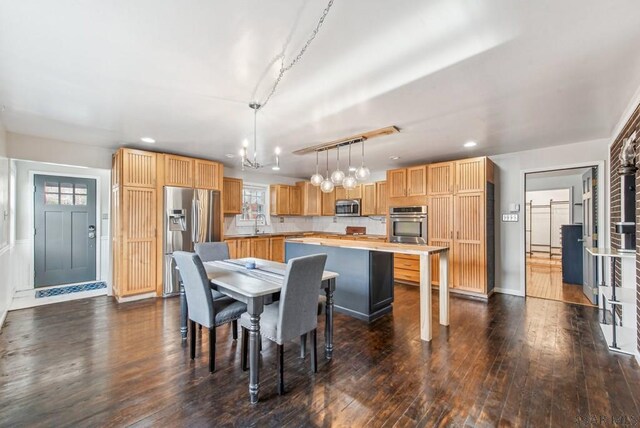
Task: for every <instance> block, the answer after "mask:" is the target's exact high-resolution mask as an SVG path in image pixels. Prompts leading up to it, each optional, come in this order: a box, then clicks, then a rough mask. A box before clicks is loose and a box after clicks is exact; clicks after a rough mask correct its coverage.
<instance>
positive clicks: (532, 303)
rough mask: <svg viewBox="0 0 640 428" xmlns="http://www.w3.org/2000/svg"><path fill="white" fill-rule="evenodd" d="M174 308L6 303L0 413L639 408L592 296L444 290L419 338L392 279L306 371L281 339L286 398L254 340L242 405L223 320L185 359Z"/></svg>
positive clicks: (204, 422) (520, 415)
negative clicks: (256, 353)
mask: <svg viewBox="0 0 640 428" xmlns="http://www.w3.org/2000/svg"><path fill="white" fill-rule="evenodd" d="M437 310H438V299H437V294H434V311H435V312H436V313H437ZM178 318H179V306H178V300H177V299H169V300H162V299H155V300H148V301H143V302H137V303H129V304H122V305H118V304H116V303H115V301H114V300H112V299H111V298H107V297H98V298H93V299H86V300H80V301H74V302H68V303H59V304H54V305H49V306H42V307H38V308H33V309H25V310H21V311H15V312H11V313H9V315H8V317H7V320H6V324H5V326H4V327H3V329H2V331H1V333H0V376H1V377H0V425H2V426H12V427H14V426H56V427H60V426H123V425H134V426H224V425H228V426H232V425H235V426H260V427H262V426H331V425H334V426H415V425H417V426H438V425H441V426H464V425H467V426H498V425H499V426H526V425H528V426H533V427H540V426H564V427H566V426H572V425H573V426H575V425H576V422H579V424H578V425H581V424H582V426H585V424H586V423H587V422H591V423H592V422H594V421H595V422H597V424H599V425H600V426H612V425H613V423H612V421H616V420H617V421H621V419H619V418H621V417H626V418H627V419H626V420H627V421H631V422H633V421H635V422H636V423H637V422H638V421H639V420H640V419H639V416H640V403H639V400H640V369H639V367H638V365H637V363H636V362H635V360H634V359H633V357H628V356H621V355H614V354H610V353H609V351H608V350H607V347H606V344H605V342H604V339H603V337H602V334H601V332H600V330H599V328H598V321H597V310H596V309H594V308H590V307H585V306H578V305H568V304H564V303H561V302H556V301H551V300H542V299H535V298H528V299H526V300H525V299H523V298H518V297H513V296H506V295H497V296H494V297H493V298H492V299H491V300H490V301H489V304H485V303H480V302H474V301H470V300H464V299H460V298H455V297H453V298H452V301H451V326H450V327H449V328H448V329H447V328H444V327H440V326H437V327H436V328H435V332H434V338H433V341H432V343H431V344H425V343H422V342H420V340H419V339H418V337H419V332H418V330H419V326H418V319H419V308H418V291H417V288H415V287H411V286H402V285H399V286H397V287H396V301H395V304H394V311H393V314H392V315H389V316H386V317H383V318H382V319H380V320H378V321H376V322H375V323H373V324H371V325H367V324H365V323H363V322H360V321H357V320H354V319H352V318H349V317H347V316H344V315H340V314H337V315H336V321H335V326H336V329H335V343H336V348H335V353H334V360H333V361H331V362H327V361H326V360H324V352H323V351H321V352H320V353H319V356H322V358H319V371H318V373H317V374H316V375H315V376H314V375H312V373H311V371H310V369H309V356H308V355H307V358H306V359H305V360H301V359H300V358H299V356H298V354H299V347H298V344H294V343H292V344H290V345H289V346H287V347H285V382H286V390H287V392H286V394H285V395H284V396H278V395H277V394H276V378H275V375H276V370H275V364H276V361H275V357H276V352H275V350H276V347H275V346H274V345H273V344H271V343H269V342H268V341H265V342H264V343H265V345H264V349H263V352H262V361H263V368H262V371H261V381H262V382H261V402H260V403H259V404H258V405H255V406H252V405H250V404H249V400H248V380H247V377H248V374H247V372H243V371H241V369H240V343H239V342H238V343H236V342H233V341H232V340H231V336H230V330H229V328H228V327H222V328H220V329H219V334H218V353H217V372H216V373H214V374H209V372H208V367H207V352H206V350H207V349H208V348H207V346H206V341H207V339H206V337H207V335H206V334H202V335H200V333H199V338H200V337H202V339H203V340H204V345H205V346H202V342H199V345H198V353H197V357H196V361H195V363H194V362H192V361H191V360H190V359H189V352H188V347H187V346H185V345H184V344H183V343H182V342H181V340H180V337H179V333H178ZM319 328H320V329H322V328H323V325H320V326H319ZM318 347H319V349H322V348H323V347H324V336H323V335H321V334H319V335H318ZM590 418H595V419H590ZM612 418H618V419H613V420H612ZM580 423H581V424H580Z"/></svg>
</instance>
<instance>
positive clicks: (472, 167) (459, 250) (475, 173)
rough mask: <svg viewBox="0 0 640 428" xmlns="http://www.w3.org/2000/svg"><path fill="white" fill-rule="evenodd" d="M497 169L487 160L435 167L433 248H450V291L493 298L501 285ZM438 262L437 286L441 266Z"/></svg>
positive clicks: (431, 171)
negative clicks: (497, 262)
mask: <svg viewBox="0 0 640 428" xmlns="http://www.w3.org/2000/svg"><path fill="white" fill-rule="evenodd" d="M494 182H495V180H494V165H493V162H491V160H489V159H488V158H485V157H480V158H472V159H464V160H460V161H454V162H443V163H437V164H431V165H429V179H428V186H429V192H428V193H429V197H428V201H429V245H438V246H447V247H449V248H450V250H449V264H450V266H451V268H450V271H451V273H450V285H451V288H452V289H454V290H457V291H460V292H465V293H472V294H475V295H481V296H488V295H489V294H490V293H491V292H492V291H493V287H494V282H495V266H494V263H495V260H494V254H495V241H494V231H495V225H494V221H495V220H494V200H495V191H494ZM437 260H438V258H437V256H434V257H433V262H434V263H433V264H432V282H433V283H436V284H437V283H438V280H439V269H438V268H439V264H438V263H437Z"/></svg>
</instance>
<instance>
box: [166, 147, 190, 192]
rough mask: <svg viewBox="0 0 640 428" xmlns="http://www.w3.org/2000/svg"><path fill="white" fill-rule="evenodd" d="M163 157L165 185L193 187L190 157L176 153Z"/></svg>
mask: <svg viewBox="0 0 640 428" xmlns="http://www.w3.org/2000/svg"><path fill="white" fill-rule="evenodd" d="M161 156H162V157H164V184H165V185H167V186H178V187H193V162H194V160H193V159H192V158H187V157H184V156H176V155H161Z"/></svg>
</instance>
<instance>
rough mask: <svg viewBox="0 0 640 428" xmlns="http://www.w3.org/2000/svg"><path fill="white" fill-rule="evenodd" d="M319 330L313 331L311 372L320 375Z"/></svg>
mask: <svg viewBox="0 0 640 428" xmlns="http://www.w3.org/2000/svg"><path fill="white" fill-rule="evenodd" d="M317 338H318V335H317V329H315V328H314V329H313V330H311V371H312V372H314V373H318V352H317V349H316V348H317Z"/></svg>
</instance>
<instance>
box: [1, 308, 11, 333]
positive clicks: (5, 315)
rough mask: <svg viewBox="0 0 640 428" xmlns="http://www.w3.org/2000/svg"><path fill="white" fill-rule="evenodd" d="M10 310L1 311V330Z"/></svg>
mask: <svg viewBox="0 0 640 428" xmlns="http://www.w3.org/2000/svg"><path fill="white" fill-rule="evenodd" d="M8 312H9V311H2V312H1V313H0V330H2V326H3V325H4V320H6V319H7V313H8Z"/></svg>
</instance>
